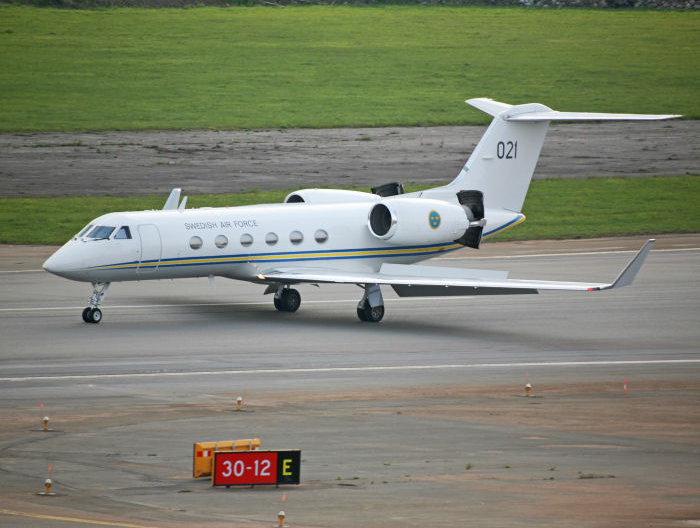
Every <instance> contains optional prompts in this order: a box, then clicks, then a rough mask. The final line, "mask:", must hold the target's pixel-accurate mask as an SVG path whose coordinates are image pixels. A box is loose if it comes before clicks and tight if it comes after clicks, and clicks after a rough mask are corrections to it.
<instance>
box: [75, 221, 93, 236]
mask: <svg viewBox="0 0 700 528" xmlns="http://www.w3.org/2000/svg"><path fill="white" fill-rule="evenodd" d="M91 228H92V224H88V225H86V226H85V227H84V228H83V230H82V231H81V232H80V233H78V237H81V236H83V235H84V234H85V233H87V232H88V231H90V229H91Z"/></svg>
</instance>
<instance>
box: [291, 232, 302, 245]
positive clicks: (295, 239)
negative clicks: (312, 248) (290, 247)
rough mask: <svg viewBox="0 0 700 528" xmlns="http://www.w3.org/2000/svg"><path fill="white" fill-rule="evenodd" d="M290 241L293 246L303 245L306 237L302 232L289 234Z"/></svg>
mask: <svg viewBox="0 0 700 528" xmlns="http://www.w3.org/2000/svg"><path fill="white" fill-rule="evenodd" d="M289 240H290V242H291V243H292V244H301V243H302V242H303V241H304V235H303V234H302V233H301V231H292V232H291V233H289Z"/></svg>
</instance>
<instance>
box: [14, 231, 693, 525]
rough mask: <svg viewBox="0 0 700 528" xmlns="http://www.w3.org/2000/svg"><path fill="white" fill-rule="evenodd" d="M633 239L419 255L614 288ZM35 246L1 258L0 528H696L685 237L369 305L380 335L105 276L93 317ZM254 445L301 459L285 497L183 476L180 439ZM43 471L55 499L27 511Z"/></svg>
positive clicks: (257, 292)
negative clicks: (532, 284)
mask: <svg viewBox="0 0 700 528" xmlns="http://www.w3.org/2000/svg"><path fill="white" fill-rule="evenodd" d="M642 241H643V239H642V238H633V239H599V240H592V241H560V242H530V243H509V244H488V245H485V246H484V250H483V251H481V252H479V253H478V255H479V258H475V257H474V252H471V253H470V252H467V251H463V252H460V253H457V254H453V255H451V256H448V257H446V258H441V259H435V260H433V261H431V264H432V265H435V264H437V265H449V266H455V267H477V268H493V269H507V270H510V271H511V277H513V278H541V279H553V280H566V279H571V280H584V281H588V280H590V281H608V280H612V279H613V278H614V277H615V275H616V274H617V273H618V272H619V270H620V269H621V268H622V266H623V265H624V264H625V263H626V261H627V260H628V259H629V258H630V257H631V255H632V254H633V253H632V251H633V250H635V249H637V248H638V247H639V246H641V243H642ZM49 252H50V250H48V249H47V248H10V247H7V246H6V247H2V248H0V296H1V298H2V306H0V336H1V337H0V401H2V406H1V407H0V474H1V475H2V478H0V524H2V526H17V527H26V526H40V527H58V526H90V525H95V524H101V525H108V526H140V527H145V526H151V527H156V526H157V527H165V526H175V527H178V526H212V527H219V526H222V527H223V526H273V525H276V524H277V515H276V514H277V512H278V511H279V510H280V509H284V510H286V512H287V519H286V521H285V524H286V525H288V526H315V527H321V526H333V527H346V526H347V527H351V526H378V527H393V526H396V527H398V526H401V527H403V526H457V525H460V526H521V525H522V524H523V521H524V520H526V521H527V524H531V525H535V526H557V527H566V526H572V527H573V526H576V527H582V526H583V527H598V526H600V527H603V526H605V527H609V526H630V525H634V526H649V527H651V526H654V527H657V526H669V527H671V526H693V525H695V524H693V523H699V522H700V480H699V479H698V477H697V475H698V474H699V472H700V434H698V433H700V406H699V405H698V402H699V400H700V346H699V344H700V325H698V315H699V314H700V274H698V270H700V236H697V235H687V236H674V237H659V241H658V243H657V245H656V247H655V250H654V251H652V253H651V254H650V256H649V258H648V260H647V262H646V263H645V265H644V267H643V268H642V271H641V272H640V274H639V276H638V277H637V280H636V282H635V284H634V285H633V286H632V287H629V288H623V289H620V290H615V291H609V292H597V293H557V292H545V293H542V294H540V295H529V296H513V297H510V296H503V297H501V296H499V297H479V298H467V299H465V298H440V299H428V298H425V299H398V298H397V297H395V296H394V295H393V293H391V292H390V291H387V292H385V300H386V309H387V314H386V316H385V319H384V321H383V322H382V323H380V324H376V325H371V324H364V323H361V322H360V321H359V320H357V317H356V315H355V305H356V303H357V301H358V300H359V298H360V294H361V290H359V289H358V288H356V287H352V286H323V287H321V288H315V287H312V286H308V287H301V288H300V291H301V294H302V306H301V309H300V311H299V312H297V313H295V314H284V313H279V312H276V311H275V309H274V308H273V306H272V302H271V299H270V298H269V297H263V296H262V295H261V294H262V288H261V287H260V286H256V285H249V284H245V283H240V282H233V281H226V280H221V279H218V280H217V282H216V287H215V288H214V289H212V287H211V285H210V284H209V281H208V280H206V279H199V280H179V281H155V282H141V283H123V284H115V285H113V286H112V288H111V289H110V291H109V295H108V298H107V301H106V302H105V304H104V306H103V312H104V320H103V322H102V323H100V324H99V325H87V324H85V323H83V322H82V320H81V318H80V311H81V310H82V308H83V307H84V302H85V300H86V299H87V297H88V295H89V293H90V287H89V286H86V285H85V284H81V283H75V282H71V281H67V280H63V279H60V278H56V277H53V276H50V275H49V274H47V273H45V272H43V271H41V270H40V263H41V261H42V259H43V258H45V256H47V255H48V253H49ZM623 382H626V383H627V393H626V394H625V393H624V390H623ZM525 383H531V384H532V385H533V396H534V397H531V398H525V397H523V389H524V385H525ZM238 396H242V397H243V398H244V404H243V410H242V411H241V412H236V411H235V407H236V405H235V399H236V398H237V397H238ZM40 404H42V405H43V407H41V408H40ZM44 414H46V415H49V416H50V418H51V427H52V428H53V429H55V431H54V432H50V433H44V432H42V431H39V430H38V429H40V428H41V423H40V419H41V418H42V416H43V415H44ZM250 437H257V438H260V439H261V441H262V444H263V447H265V448H273V449H284V448H301V449H302V484H301V485H300V486H298V487H286V488H280V489H276V488H273V487H257V488H255V489H250V488H235V489H234V488H232V489H226V488H211V487H210V485H209V483H208V482H206V479H197V480H195V479H192V478H191V462H192V460H191V456H192V443H193V442H195V441H209V440H211V441H216V440H229V439H235V438H250ZM49 464H51V467H52V471H51V477H52V480H53V481H54V486H53V490H54V491H56V492H57V495H56V496H55V497H40V496H38V495H36V493H37V492H39V491H42V490H43V481H44V479H45V478H46V476H47V475H48V471H47V469H48V466H49ZM283 496H284V497H285V498H286V501H285V502H284V503H283V502H282V497H283Z"/></svg>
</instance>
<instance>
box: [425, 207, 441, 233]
mask: <svg viewBox="0 0 700 528" xmlns="http://www.w3.org/2000/svg"><path fill="white" fill-rule="evenodd" d="M428 224H430V227H431V228H432V229H437V228H438V227H440V213H438V212H437V211H430V213H429V214H428Z"/></svg>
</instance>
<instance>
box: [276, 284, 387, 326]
mask: <svg viewBox="0 0 700 528" xmlns="http://www.w3.org/2000/svg"><path fill="white" fill-rule="evenodd" d="M358 286H360V287H361V288H363V289H364V290H365V293H364V295H363V296H362V299H360V302H359V303H357V317H359V319H360V321H363V322H366V323H378V322H379V321H381V320H382V319H383V318H384V298H383V297H382V290H381V289H380V288H379V285H378V284H364V285H358ZM273 291H274V292H275V298H274V303H275V308H277V309H278V310H279V311H280V312H296V311H297V310H298V309H299V306H300V305H301V295H299V292H298V291H297V290H295V289H294V288H290V287H289V286H288V285H287V286H281V285H270V286H268V289H267V290H266V291H265V293H272V292H273Z"/></svg>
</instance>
